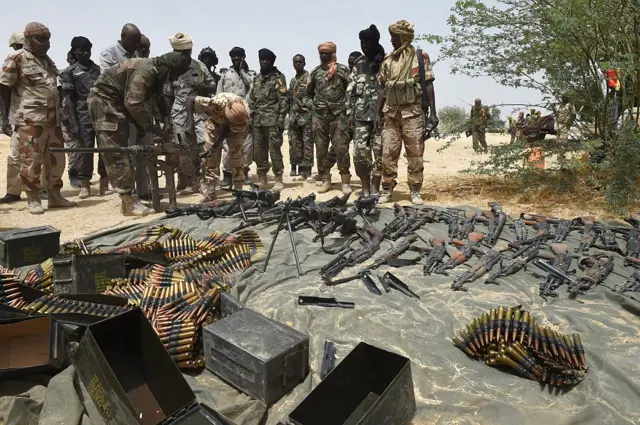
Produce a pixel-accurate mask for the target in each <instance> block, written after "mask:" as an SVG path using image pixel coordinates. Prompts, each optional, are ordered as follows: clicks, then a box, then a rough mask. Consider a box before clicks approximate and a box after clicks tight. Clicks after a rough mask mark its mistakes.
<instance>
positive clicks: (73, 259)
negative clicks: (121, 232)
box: [53, 254, 127, 294]
mask: <svg viewBox="0 0 640 425" xmlns="http://www.w3.org/2000/svg"><path fill="white" fill-rule="evenodd" d="M125 277H127V270H126V267H125V254H89V255H71V256H69V257H59V258H54V259H53V290H54V292H55V293H56V294H95V293H98V294H99V293H102V292H104V291H105V290H106V289H107V286H109V284H110V281H111V279H115V278H125Z"/></svg>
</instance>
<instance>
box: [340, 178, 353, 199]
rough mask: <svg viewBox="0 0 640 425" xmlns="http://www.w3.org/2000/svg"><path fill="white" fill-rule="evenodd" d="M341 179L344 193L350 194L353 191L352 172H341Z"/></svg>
mask: <svg viewBox="0 0 640 425" xmlns="http://www.w3.org/2000/svg"><path fill="white" fill-rule="evenodd" d="M340 179H341V180H342V193H343V194H345V195H350V194H351V192H353V191H352V190H351V185H350V183H351V174H341V175H340Z"/></svg>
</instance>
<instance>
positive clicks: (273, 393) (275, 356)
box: [203, 309, 309, 405]
mask: <svg viewBox="0 0 640 425" xmlns="http://www.w3.org/2000/svg"><path fill="white" fill-rule="evenodd" d="M203 340H204V353H205V364H206V367H207V369H209V370H210V371H211V372H213V373H214V374H216V375H217V376H219V377H220V378H222V379H223V380H225V381H226V382H228V383H229V384H231V385H233V386H234V387H235V388H237V389H239V390H240V391H242V392H244V393H246V394H248V395H250V396H252V397H253V398H255V399H258V400H260V401H262V402H264V403H265V404H266V405H270V404H272V403H274V402H275V401H277V400H278V399H280V398H281V397H282V396H283V395H285V394H286V393H287V392H289V391H290V390H292V389H293V388H294V387H295V386H297V385H298V384H299V383H300V382H302V381H304V379H305V377H306V376H307V374H308V373H309V337H308V336H307V335H305V334H303V333H300V332H298V331H296V330H295V329H293V328H290V327H289V326H286V325H284V324H282V323H279V322H276V321H275V320H271V319H269V318H267V317H265V316H263V315H262V314H260V313H257V312H255V311H253V310H250V309H243V310H240V311H238V312H236V313H234V314H231V315H229V316H227V317H225V318H222V319H220V320H218V321H217V322H214V323H212V324H210V325H208V326H206V327H205V328H204V330H203Z"/></svg>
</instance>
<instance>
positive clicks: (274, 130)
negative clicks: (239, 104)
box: [247, 49, 287, 192]
mask: <svg viewBox="0 0 640 425" xmlns="http://www.w3.org/2000/svg"><path fill="white" fill-rule="evenodd" d="M258 58H259V59H260V74H258V76H257V77H256V78H255V79H254V80H253V86H252V87H251V91H250V92H249V96H248V102H247V103H248V105H249V110H250V111H251V112H250V116H251V121H252V126H253V157H254V160H255V162H256V169H257V171H258V181H259V184H260V186H261V187H265V186H266V185H267V173H268V172H269V157H271V163H272V164H273V174H274V176H275V184H274V185H273V190H274V191H276V192H280V191H281V190H282V189H284V186H283V183H282V173H283V172H284V163H283V162H282V133H284V119H285V117H286V116H287V80H286V79H285V78H284V75H283V74H282V72H280V71H279V70H278V68H276V67H275V66H273V64H274V63H275V61H276V55H275V54H274V53H273V52H272V51H271V50H269V49H260V50H259V51H258Z"/></svg>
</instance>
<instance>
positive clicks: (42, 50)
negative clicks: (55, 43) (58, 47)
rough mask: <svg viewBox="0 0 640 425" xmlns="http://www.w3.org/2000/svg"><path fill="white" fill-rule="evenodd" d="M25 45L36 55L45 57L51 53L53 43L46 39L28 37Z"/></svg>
mask: <svg viewBox="0 0 640 425" xmlns="http://www.w3.org/2000/svg"><path fill="white" fill-rule="evenodd" d="M25 45H26V46H27V47H28V49H29V50H31V51H32V52H33V53H35V54H36V55H40V56H44V55H46V54H47V52H48V51H49V48H50V47H51V43H50V41H49V38H46V37H26V38H25Z"/></svg>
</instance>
